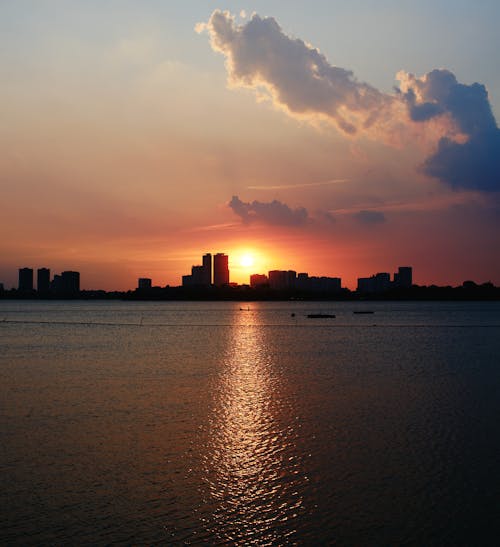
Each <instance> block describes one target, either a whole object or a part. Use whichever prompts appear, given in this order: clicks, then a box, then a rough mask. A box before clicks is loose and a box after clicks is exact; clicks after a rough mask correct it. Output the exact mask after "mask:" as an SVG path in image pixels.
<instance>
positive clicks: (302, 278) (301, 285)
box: [295, 273, 342, 293]
mask: <svg viewBox="0 0 500 547" xmlns="http://www.w3.org/2000/svg"><path fill="white" fill-rule="evenodd" d="M295 286H296V288H297V289H299V290H301V291H309V292H328V293H331V292H338V291H340V290H341V288H342V280H341V279H340V277H326V276H321V277H316V276H311V277H309V275H308V274H307V273H299V274H298V275H297V280H296V282H295Z"/></svg>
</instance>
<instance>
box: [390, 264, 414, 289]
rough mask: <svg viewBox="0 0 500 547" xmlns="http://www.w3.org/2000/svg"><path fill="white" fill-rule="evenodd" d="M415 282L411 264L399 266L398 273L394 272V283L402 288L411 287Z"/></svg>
mask: <svg viewBox="0 0 500 547" xmlns="http://www.w3.org/2000/svg"><path fill="white" fill-rule="evenodd" d="M412 284H413V279H412V268H411V266H399V268H398V273H395V274H394V285H395V286H396V287H401V288H402V289H410V288H411V286H412Z"/></svg>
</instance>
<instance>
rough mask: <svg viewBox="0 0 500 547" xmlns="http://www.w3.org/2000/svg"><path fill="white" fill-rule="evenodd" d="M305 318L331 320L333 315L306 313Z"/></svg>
mask: <svg viewBox="0 0 500 547" xmlns="http://www.w3.org/2000/svg"><path fill="white" fill-rule="evenodd" d="M307 317H308V318H309V319H327V318H333V317H335V315H334V314H333V313H308V314H307Z"/></svg>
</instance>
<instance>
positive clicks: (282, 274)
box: [269, 270, 297, 291]
mask: <svg viewBox="0 0 500 547" xmlns="http://www.w3.org/2000/svg"><path fill="white" fill-rule="evenodd" d="M296 280H297V272H294V271H293V270H288V271H284V270H271V271H270V272H269V286H270V287H271V289H275V290H278V291H281V290H284V289H294V288H295V283H296Z"/></svg>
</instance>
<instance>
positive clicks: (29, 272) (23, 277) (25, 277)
mask: <svg viewBox="0 0 500 547" xmlns="http://www.w3.org/2000/svg"><path fill="white" fill-rule="evenodd" d="M19 290H20V291H22V292H29V291H32V290H33V269H32V268H20V269H19Z"/></svg>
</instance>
